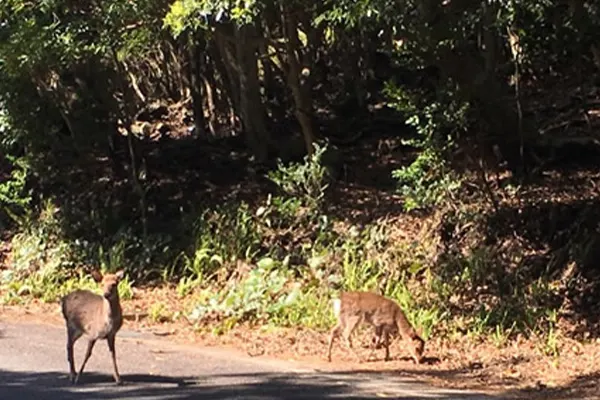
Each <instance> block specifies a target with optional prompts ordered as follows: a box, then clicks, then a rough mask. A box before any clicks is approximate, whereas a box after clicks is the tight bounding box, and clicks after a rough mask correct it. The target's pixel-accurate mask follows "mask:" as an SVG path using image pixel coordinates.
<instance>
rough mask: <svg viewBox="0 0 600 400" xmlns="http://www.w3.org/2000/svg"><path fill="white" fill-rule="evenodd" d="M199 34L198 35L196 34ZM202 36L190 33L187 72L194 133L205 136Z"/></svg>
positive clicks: (203, 45) (203, 46)
mask: <svg viewBox="0 0 600 400" xmlns="http://www.w3.org/2000/svg"><path fill="white" fill-rule="evenodd" d="M198 36H200V35H198ZM205 47H206V46H205V42H204V38H203V37H195V35H192V34H190V36H189V42H188V49H189V54H188V57H189V67H188V73H189V77H190V91H191V93H192V110H193V112H194V123H195V126H196V135H197V136H205V134H206V130H205V126H206V121H205V119H204V109H203V107H202V104H203V99H202V80H201V74H202V65H201V64H202V61H201V57H202V52H203V49H204V48H205Z"/></svg>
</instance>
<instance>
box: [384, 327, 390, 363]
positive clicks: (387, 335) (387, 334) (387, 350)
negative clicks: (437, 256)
mask: <svg viewBox="0 0 600 400" xmlns="http://www.w3.org/2000/svg"><path fill="white" fill-rule="evenodd" d="M383 346H384V347H385V361H389V360H390V329H388V328H384V329H383Z"/></svg>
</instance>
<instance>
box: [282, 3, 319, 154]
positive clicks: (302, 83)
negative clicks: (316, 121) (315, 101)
mask: <svg viewBox="0 0 600 400" xmlns="http://www.w3.org/2000/svg"><path fill="white" fill-rule="evenodd" d="M282 18H283V26H284V32H285V33H284V36H285V38H286V40H285V48H286V53H287V71H286V74H287V82H288V85H289V87H290V89H291V91H292V96H293V98H294V103H295V111H294V114H295V115H296V118H297V119H298V122H299V123H300V127H301V129H302V135H303V137H304V144H305V146H306V151H307V152H308V154H311V155H312V154H313V152H314V147H313V143H314V141H315V131H314V127H313V116H312V112H313V110H312V108H313V107H312V98H311V95H310V87H309V86H308V82H307V80H306V79H304V78H305V77H304V76H303V72H304V71H303V68H302V64H301V51H302V50H301V48H300V47H301V46H300V39H299V38H298V30H297V27H298V22H297V20H296V17H295V16H294V13H293V12H291V10H290V9H289V8H288V6H285V5H282ZM305 71H306V72H307V73H309V74H310V69H308V68H306V70H305Z"/></svg>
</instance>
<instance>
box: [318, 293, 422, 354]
mask: <svg viewBox="0 0 600 400" xmlns="http://www.w3.org/2000/svg"><path fill="white" fill-rule="evenodd" d="M333 310H334V314H335V316H336V317H337V319H338V323H337V325H336V326H335V327H334V328H333V329H332V330H331V336H330V338H329V348H328V350H327V360H328V361H331V348H332V346H333V342H334V340H335V339H336V338H337V337H338V336H339V335H340V334H342V336H343V337H344V339H345V341H346V344H347V346H348V347H349V348H350V349H351V350H352V351H353V352H354V354H355V355H356V357H357V358H358V359H359V360H361V361H362V359H361V357H360V356H359V355H358V353H357V352H356V350H355V349H354V348H353V347H352V341H351V338H350V336H351V335H352V333H353V332H354V330H355V329H356V327H357V326H358V325H359V324H360V323H361V322H363V321H364V322H366V323H368V324H370V325H372V326H373V327H375V347H374V348H379V347H380V346H381V344H383V346H384V347H385V360H386V361H388V360H389V359H390V347H389V346H390V341H389V336H390V334H392V333H394V332H395V331H397V332H398V334H399V335H400V337H402V338H403V339H404V340H407V341H408V342H409V343H408V350H409V352H410V354H411V356H412V357H413V359H414V360H415V362H416V363H417V364H420V363H421V362H422V361H423V351H424V349H425V342H424V341H423V339H421V337H420V336H419V335H418V334H417V332H416V331H415V330H414V328H413V327H412V326H411V324H410V322H408V320H407V319H406V316H405V315H404V312H402V309H401V308H400V306H399V305H398V304H396V303H395V302H394V301H392V300H390V299H387V298H385V297H383V296H380V295H378V294H375V293H369V292H343V293H341V294H340V298H339V299H335V300H334V302H333ZM382 336H383V339H382ZM371 353H372V352H371Z"/></svg>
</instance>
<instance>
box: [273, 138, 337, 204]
mask: <svg viewBox="0 0 600 400" xmlns="http://www.w3.org/2000/svg"><path fill="white" fill-rule="evenodd" d="M314 147H315V150H314V152H313V154H310V155H307V156H305V157H304V162H303V163H291V164H289V165H287V166H286V165H283V164H282V163H281V162H279V164H278V167H277V169H276V170H275V171H271V172H269V174H268V176H269V179H271V180H272V181H273V182H275V183H276V184H277V186H279V188H280V189H281V190H283V192H284V193H286V194H287V195H288V196H290V197H292V198H296V199H300V200H301V201H302V203H303V204H304V206H305V207H308V208H309V209H310V210H318V209H319V208H320V206H321V204H322V202H323V200H324V198H325V191H326V190H327V188H328V186H329V183H328V179H329V177H328V175H327V169H326V167H325V166H324V165H323V163H322V158H323V154H324V153H325V152H326V151H327V146H326V145H323V146H321V145H319V144H318V143H315V144H314Z"/></svg>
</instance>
